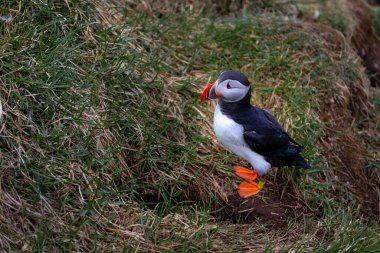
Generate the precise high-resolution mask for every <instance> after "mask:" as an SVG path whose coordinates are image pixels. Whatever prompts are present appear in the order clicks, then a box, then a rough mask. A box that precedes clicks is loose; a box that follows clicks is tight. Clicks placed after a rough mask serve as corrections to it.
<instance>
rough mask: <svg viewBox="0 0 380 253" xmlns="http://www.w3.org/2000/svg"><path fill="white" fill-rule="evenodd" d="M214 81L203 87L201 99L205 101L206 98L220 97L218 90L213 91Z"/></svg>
mask: <svg viewBox="0 0 380 253" xmlns="http://www.w3.org/2000/svg"><path fill="white" fill-rule="evenodd" d="M215 84H216V82H215V83H210V84H209V85H207V87H206V88H205V89H204V91H203V93H202V96H201V101H202V102H203V101H206V100H210V99H216V98H218V97H221V96H222V94H220V93H219V92H216V91H215V87H216V86H215Z"/></svg>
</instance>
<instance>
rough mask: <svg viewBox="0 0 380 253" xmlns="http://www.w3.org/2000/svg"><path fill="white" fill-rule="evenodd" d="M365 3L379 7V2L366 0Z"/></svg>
mask: <svg viewBox="0 0 380 253" xmlns="http://www.w3.org/2000/svg"><path fill="white" fill-rule="evenodd" d="M367 3H368V4H370V5H373V6H379V5H380V0H367Z"/></svg>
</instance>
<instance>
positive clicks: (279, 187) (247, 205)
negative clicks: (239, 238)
mask: <svg viewBox="0 0 380 253" xmlns="http://www.w3.org/2000/svg"><path fill="white" fill-rule="evenodd" d="M283 182H284V180H281V179H280V178H277V179H276V178H274V177H271V176H270V177H269V178H267V180H266V183H265V186H264V188H263V190H262V191H261V192H260V193H258V194H257V195H255V196H253V197H251V198H247V199H243V198H241V197H240V196H239V195H238V193H237V191H236V189H235V191H233V192H232V193H231V194H230V195H228V197H227V200H228V201H227V208H226V210H225V215H224V216H225V217H224V219H229V220H232V221H233V222H235V223H252V222H254V221H262V222H264V223H265V224H269V225H271V226H272V227H273V228H275V229H280V228H284V227H286V226H287V224H288V220H289V219H296V218H298V217H299V216H300V215H307V214H308V213H310V211H308V210H307V208H306V206H305V205H304V203H303V201H302V200H301V199H299V198H297V197H296V194H295V193H294V190H293V187H292V186H291V185H284V183H283Z"/></svg>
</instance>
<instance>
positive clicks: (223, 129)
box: [202, 70, 310, 176]
mask: <svg viewBox="0 0 380 253" xmlns="http://www.w3.org/2000/svg"><path fill="white" fill-rule="evenodd" d="M218 97H219V98H220V99H219V103H218V105H217V106H216V109H215V114H214V131H215V134H216V137H217V138H218V140H219V141H220V142H221V143H222V144H223V146H225V147H226V148H227V149H229V150H230V151H232V152H234V153H235V154H237V155H238V156H240V157H242V158H243V159H245V160H246V161H248V162H249V163H250V164H251V165H252V167H253V168H254V170H255V171H256V172H257V173H258V174H259V175H260V176H263V175H265V174H266V173H267V172H268V170H269V169H270V168H271V167H272V166H274V167H283V166H297V167H303V168H309V167H310V166H309V164H308V163H307V162H306V161H305V159H304V158H302V156H301V155H300V152H301V150H302V149H303V148H302V146H301V145H299V144H298V143H297V142H296V141H294V140H293V139H292V138H291V137H290V136H289V135H288V134H287V133H286V132H285V130H284V128H283V127H282V126H281V125H280V124H279V123H278V122H277V120H276V119H275V117H274V116H273V115H272V114H270V113H269V112H268V111H266V110H263V109H261V108H258V107H255V106H252V105H251V104H250V98H251V86H250V83H249V81H248V79H247V78H246V77H245V76H244V75H243V74H242V73H241V72H239V71H234V70H229V71H225V72H223V73H222V74H220V76H219V78H218V80H217V81H216V82H215V83H213V84H211V85H209V86H208V87H207V88H206V89H205V91H204V93H203V94H202V101H204V100H207V99H215V98H218Z"/></svg>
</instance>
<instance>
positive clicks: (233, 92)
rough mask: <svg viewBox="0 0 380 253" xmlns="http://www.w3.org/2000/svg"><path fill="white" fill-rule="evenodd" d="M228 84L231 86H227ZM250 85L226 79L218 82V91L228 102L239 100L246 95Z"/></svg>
mask: <svg viewBox="0 0 380 253" xmlns="http://www.w3.org/2000/svg"><path fill="white" fill-rule="evenodd" d="M227 84H229V85H230V86H231V88H230V89H228V88H227ZM249 88H250V86H245V85H243V84H242V83H240V82H239V81H236V80H230V79H227V80H224V81H223V82H221V83H219V84H218V87H217V91H218V92H220V93H221V94H222V95H223V96H222V99H223V100H224V101H227V102H237V101H239V100H241V99H243V98H244V97H245V95H247V93H248V91H249Z"/></svg>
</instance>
